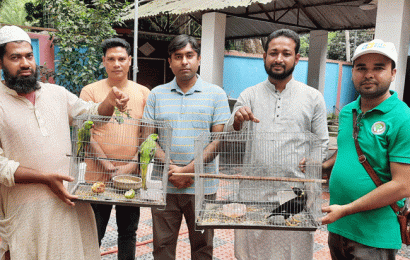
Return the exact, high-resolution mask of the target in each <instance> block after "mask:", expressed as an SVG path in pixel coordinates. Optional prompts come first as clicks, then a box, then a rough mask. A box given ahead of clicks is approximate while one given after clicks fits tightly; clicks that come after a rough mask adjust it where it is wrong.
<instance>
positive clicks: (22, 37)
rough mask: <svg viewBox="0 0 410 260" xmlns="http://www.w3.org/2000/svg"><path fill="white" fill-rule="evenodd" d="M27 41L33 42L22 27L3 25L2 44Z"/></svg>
mask: <svg viewBox="0 0 410 260" xmlns="http://www.w3.org/2000/svg"><path fill="white" fill-rule="evenodd" d="M19 41H26V42H28V43H30V44H31V39H30V36H28V34H27V33H26V32H25V31H23V29H21V28H20V27H17V26H14V25H11V26H3V27H2V28H1V29H0V45H1V44H5V43H8V42H19Z"/></svg>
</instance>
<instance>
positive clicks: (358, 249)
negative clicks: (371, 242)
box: [328, 232, 398, 260]
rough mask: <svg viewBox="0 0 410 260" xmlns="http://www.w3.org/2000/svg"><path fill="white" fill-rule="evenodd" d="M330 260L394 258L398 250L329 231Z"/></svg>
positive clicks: (379, 259)
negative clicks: (362, 242)
mask: <svg viewBox="0 0 410 260" xmlns="http://www.w3.org/2000/svg"><path fill="white" fill-rule="evenodd" d="M328 244H329V249H330V255H331V256H332V260H350V259H351V260H395V259H396V254H397V252H398V250H396V249H386V248H376V247H370V246H366V245H363V244H360V243H357V242H355V241H352V240H350V239H347V238H345V237H342V236H340V235H338V234H335V233H331V232H329V239H328Z"/></svg>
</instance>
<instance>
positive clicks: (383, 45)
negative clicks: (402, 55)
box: [352, 39, 397, 64]
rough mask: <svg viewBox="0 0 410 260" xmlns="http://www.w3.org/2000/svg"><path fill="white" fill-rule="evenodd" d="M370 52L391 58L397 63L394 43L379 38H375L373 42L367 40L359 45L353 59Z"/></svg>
mask: <svg viewBox="0 0 410 260" xmlns="http://www.w3.org/2000/svg"><path fill="white" fill-rule="evenodd" d="M368 53H378V54H382V55H384V56H386V57H387V58H390V59H391V60H392V61H394V63H396V64H397V52H396V48H395V47H394V44H393V43H391V42H384V41H382V40H379V39H375V40H373V41H371V42H365V43H362V44H360V45H359V47H357V48H356V51H355V52H354V55H353V58H352V60H353V61H354V60H355V59H357V58H359V57H360V56H362V55H364V54H368Z"/></svg>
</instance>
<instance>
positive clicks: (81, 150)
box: [77, 120, 94, 157]
mask: <svg viewBox="0 0 410 260" xmlns="http://www.w3.org/2000/svg"><path fill="white" fill-rule="evenodd" d="M93 127H94V122H93V121H91V120H88V121H85V122H84V123H83V125H82V126H81V128H80V129H78V134H77V157H83V156H84V155H85V148H86V147H87V145H88V144H89V143H90V139H91V129H92V128H93Z"/></svg>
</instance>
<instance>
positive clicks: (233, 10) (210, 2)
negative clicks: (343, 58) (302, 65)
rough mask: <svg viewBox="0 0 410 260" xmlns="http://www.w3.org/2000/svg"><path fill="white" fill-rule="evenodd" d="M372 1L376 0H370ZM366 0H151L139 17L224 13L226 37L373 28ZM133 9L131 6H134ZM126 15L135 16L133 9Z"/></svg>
mask: <svg viewBox="0 0 410 260" xmlns="http://www.w3.org/2000/svg"><path fill="white" fill-rule="evenodd" d="M373 1H375V0H373ZM368 2H369V0H360V1H352V0H291V1H290V0H273V1H272V0H153V1H151V2H149V3H146V4H144V5H141V6H140V7H139V9H138V14H139V18H140V19H141V18H148V17H153V16H161V15H164V14H175V15H184V14H186V15H187V14H189V15H190V16H192V17H195V19H196V20H197V21H201V19H202V14H203V13H205V12H210V11H216V12H220V13H225V14H226V15H227V18H226V38H227V39H233V38H247V37H257V36H266V35H268V34H270V33H271V32H272V31H274V30H276V29H279V28H289V29H292V30H294V31H296V32H309V31H311V30H328V31H334V30H348V29H366V28H373V27H374V26H375V24H376V14H377V9H373V10H366V11H365V10H362V9H360V8H359V6H360V5H362V4H364V3H368ZM133 11H134V10H133ZM133 11H132V13H130V14H129V15H128V16H127V17H126V19H128V20H130V19H133V17H134V12H133Z"/></svg>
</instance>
